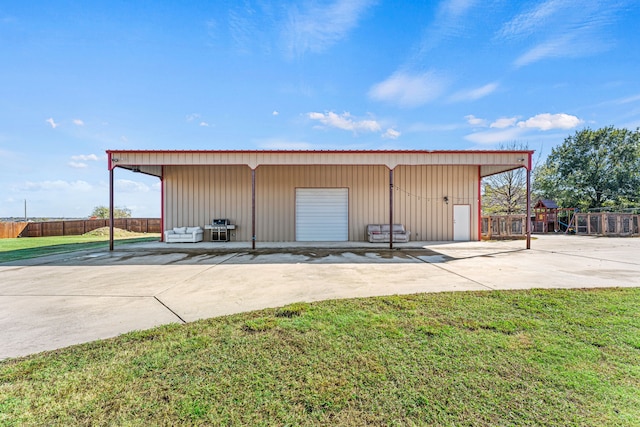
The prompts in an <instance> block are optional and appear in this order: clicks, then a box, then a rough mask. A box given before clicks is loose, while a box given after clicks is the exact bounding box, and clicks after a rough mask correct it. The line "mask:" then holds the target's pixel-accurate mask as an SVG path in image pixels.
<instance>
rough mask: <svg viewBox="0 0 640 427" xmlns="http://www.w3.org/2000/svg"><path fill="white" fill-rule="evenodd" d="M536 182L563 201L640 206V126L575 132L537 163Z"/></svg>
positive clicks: (582, 205)
mask: <svg viewBox="0 0 640 427" xmlns="http://www.w3.org/2000/svg"><path fill="white" fill-rule="evenodd" d="M534 188H535V192H536V194H538V195H539V196H540V197H543V198H549V199H554V200H556V202H557V203H558V204H559V205H560V206H563V207H576V208H580V209H583V210H586V209H590V208H601V207H607V206H608V207H618V208H625V207H634V206H640V130H638V129H636V130H635V131H631V130H628V129H616V128H614V127H613V126H610V127H606V128H602V129H598V130H591V129H583V130H581V131H578V132H576V133H575V135H573V136H569V137H567V138H566V139H565V140H564V142H563V143H562V145H560V146H558V147H556V148H554V149H553V150H552V151H551V154H550V155H549V157H547V160H546V161H545V163H544V164H543V165H542V166H540V167H539V168H536V171H535V174H534Z"/></svg>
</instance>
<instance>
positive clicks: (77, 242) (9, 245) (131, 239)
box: [0, 233, 160, 263]
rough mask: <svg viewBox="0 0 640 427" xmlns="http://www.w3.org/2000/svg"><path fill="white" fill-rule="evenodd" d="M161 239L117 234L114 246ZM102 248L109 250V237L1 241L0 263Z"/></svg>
mask: <svg viewBox="0 0 640 427" xmlns="http://www.w3.org/2000/svg"><path fill="white" fill-rule="evenodd" d="M159 238H160V234H143V233H126V234H123V235H120V236H119V235H117V234H116V236H115V238H114V245H121V244H128V243H138V242H149V241H157V240H158V239H159ZM101 248H104V249H108V248H109V236H108V235H100V234H85V235H80V236H51V237H21V238H15V239H0V263H3V262H10V261H19V260H23V259H30V258H37V257H41V256H46V255H55V254H62V253H68V252H75V251H83V250H92V249H101Z"/></svg>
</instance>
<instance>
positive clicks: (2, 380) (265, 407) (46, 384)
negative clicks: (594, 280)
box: [0, 289, 640, 426]
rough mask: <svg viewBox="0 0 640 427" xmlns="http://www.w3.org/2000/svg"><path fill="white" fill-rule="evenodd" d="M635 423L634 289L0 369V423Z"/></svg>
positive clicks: (268, 329) (263, 326)
mask: <svg viewBox="0 0 640 427" xmlns="http://www.w3.org/2000/svg"><path fill="white" fill-rule="evenodd" d="M184 424H187V425H354V426H362V425H486V426H495V425H544V426H560V425H562V426H567V425H569V426H571V425H575V426H633V425H636V426H637V425H640V289H596V290H531V291H508V292H464V293H442V294H419V295H410V296H391V297H379V298H367V299H352V300H338V301H324V302H319V303H313V304H305V303H299V304H293V305H290V306H287V307H284V308H280V309H266V310H262V311H257V312H252V313H247V314H241V315H233V316H226V317H220V318H214V319H209V320H204V321H199V322H195V323H190V324H186V325H168V326H164V327H160V328H156V329H153V330H149V331H141V332H134V333H129V334H126V335H123V336H121V337H118V338H115V339H111V340H107V341H98V342H93V343H89V344H85V345H79V346H75V347H71V348H67V349H62V350H59V351H54V352H48V353H43V354H39V355H34V356H31V357H27V358H22V359H15V360H7V361H4V362H0V425H9V426H13V425H15V426H18V425H19V426H22V425H114V426H120V425H140V426H146V425H184Z"/></svg>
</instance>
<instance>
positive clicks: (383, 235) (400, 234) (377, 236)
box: [367, 224, 411, 243]
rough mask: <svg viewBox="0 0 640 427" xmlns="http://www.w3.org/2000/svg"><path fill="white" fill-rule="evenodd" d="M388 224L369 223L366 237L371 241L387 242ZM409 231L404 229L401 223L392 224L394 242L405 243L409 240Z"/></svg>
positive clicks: (388, 234)
mask: <svg viewBox="0 0 640 427" xmlns="http://www.w3.org/2000/svg"><path fill="white" fill-rule="evenodd" d="M390 234H391V233H390V232H389V224H369V225H367V239H369V242H371V243H384V242H387V243H388V242H389V236H390ZM410 235H411V233H410V232H409V231H407V230H405V229H404V225H402V224H393V241H394V243H395V242H397V243H406V242H408V241H409V236H410Z"/></svg>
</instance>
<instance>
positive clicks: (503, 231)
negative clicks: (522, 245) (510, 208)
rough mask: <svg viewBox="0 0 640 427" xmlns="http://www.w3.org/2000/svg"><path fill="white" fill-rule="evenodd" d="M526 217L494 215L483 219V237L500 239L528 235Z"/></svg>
mask: <svg viewBox="0 0 640 427" xmlns="http://www.w3.org/2000/svg"><path fill="white" fill-rule="evenodd" d="M526 221H527V216H526V215H493V216H483V217H482V237H484V238H487V239H500V238H509V237H521V236H525V235H526V234H527V223H526Z"/></svg>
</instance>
